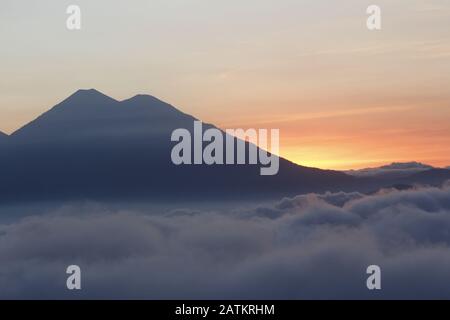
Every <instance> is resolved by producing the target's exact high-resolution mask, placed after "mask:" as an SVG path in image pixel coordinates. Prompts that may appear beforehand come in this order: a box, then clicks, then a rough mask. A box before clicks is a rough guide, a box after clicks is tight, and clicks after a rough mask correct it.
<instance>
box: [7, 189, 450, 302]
mask: <svg viewBox="0 0 450 320" xmlns="http://www.w3.org/2000/svg"><path fill="white" fill-rule="evenodd" d="M72 264H76V265H79V266H80V267H81V270H82V289H81V290H80V291H69V290H67V289H66V278H67V276H68V275H66V273H65V271H66V267H67V266H68V265H72ZM372 264H375V265H379V266H380V267H381V269H382V290H380V291H369V290H368V289H367V287H366V279H367V277H368V275H367V274H366V268H367V266H369V265H372ZM0 288H1V290H0V298H7V299H10V298H21V299H22V298H25V299H26V298H38V299H44V298H62V299H66V298H67V299H70V298H125V299H128V298H138V299H142V298H157V299H165V298H167V299H188V298H189V299H195V298H207V299H216V298H227V299H331V298H333V299H334V298H336V299H346V298H356V299H366V298H368V299H379V298H394V299H399V298H402V299H404V298H413V299H415V298H427V299H431V298H447V299H449V298H450V184H449V183H447V184H445V185H444V186H443V187H442V188H431V187H428V188H427V187H421V188H415V189H412V190H408V191H397V190H382V191H380V192H378V193H377V194H373V195H363V194H360V193H343V192H341V193H334V194H332V193H327V194H323V195H316V194H310V195H301V196H297V197H295V198H290V199H287V198H286V199H282V200H281V201H279V202H277V203H274V204H273V205H260V206H258V205H257V204H255V205H254V206H253V207H252V208H251V209H249V208H248V207H246V208H242V209H239V208H235V209H233V210H226V211H225V212H223V211H221V212H220V213H219V212H213V211H202V210H200V211H191V210H188V209H181V210H175V211H171V212H170V213H158V212H152V209H148V212H146V210H145V209H143V210H133V211H126V210H112V209H108V206H105V205H89V204H84V205H80V206H78V205H72V206H65V207H64V208H60V209H58V210H52V211H51V212H48V213H46V214H39V215H33V216H28V217H22V218H18V219H17V220H16V221H11V222H8V223H6V222H5V223H3V224H1V225H0Z"/></svg>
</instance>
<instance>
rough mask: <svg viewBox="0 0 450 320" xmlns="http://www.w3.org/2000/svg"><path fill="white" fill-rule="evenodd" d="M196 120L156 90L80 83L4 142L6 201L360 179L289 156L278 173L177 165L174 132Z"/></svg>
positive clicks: (318, 187) (265, 188)
mask: <svg viewBox="0 0 450 320" xmlns="http://www.w3.org/2000/svg"><path fill="white" fill-rule="evenodd" d="M194 120H196V119H195V118H194V117H192V116H190V115H187V114H184V113H182V112H180V111H179V110H177V109H176V108H174V107H173V106H171V105H169V104H167V103H164V102H162V101H160V100H158V99H156V98H154V97H151V96H146V95H138V96H135V97H133V98H131V99H128V100H125V101H122V102H119V101H116V100H114V99H112V98H109V97H107V96H105V95H103V94H101V93H100V92H98V91H96V90H80V91H78V92H76V93H75V94H73V95H72V96H70V97H69V98H67V99H66V100H64V101H63V102H61V103H60V104H58V105H57V106H55V107H54V108H52V109H51V110H50V111H48V112H46V113H45V114H43V115H42V116H40V117H39V118H37V119H36V120H34V121H32V122H31V123H29V124H28V125H26V126H24V127H23V128H21V129H19V130H18V131H16V132H15V133H14V134H12V135H11V136H10V139H8V140H9V141H8V143H7V145H6V147H2V149H1V150H0V152H1V153H2V157H1V158H0V174H1V175H2V177H3V182H4V183H3V184H2V185H1V187H0V201H3V202H4V201H28V200H63V199H98V200H100V199H116V200H118V199H129V198H139V199H155V200H158V199H159V200H161V199H166V198H170V199H180V198H190V199H192V198H196V199H204V198H205V197H208V199H213V198H217V199H227V198H233V199H247V198H255V197H258V198H267V197H270V198H271V197H273V198H275V197H279V196H285V195H295V194H298V193H304V192H324V191H327V190H335V191H337V190H353V189H355V188H357V185H356V184H357V183H359V181H360V180H358V179H356V178H354V177H350V176H348V175H346V174H344V173H341V172H336V171H329V170H320V169H314V168H307V167H302V166H298V165H296V164H294V163H292V162H289V161H287V160H285V159H280V171H279V174H278V175H276V176H260V167H261V166H260V165H239V166H238V165H226V166H225V165H223V166H207V165H195V166H194V165H191V166H176V165H174V164H173V163H172V161H171V159H170V154H171V149H172V147H173V145H174V143H173V142H171V141H170V136H171V134H172V132H173V130H175V129H178V128H186V129H188V130H190V131H191V132H192V128H193V122H194ZM208 127H211V125H205V129H206V128H208Z"/></svg>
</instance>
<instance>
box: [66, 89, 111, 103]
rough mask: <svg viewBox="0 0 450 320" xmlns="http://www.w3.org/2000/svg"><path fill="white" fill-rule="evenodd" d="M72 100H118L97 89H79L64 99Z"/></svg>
mask: <svg viewBox="0 0 450 320" xmlns="http://www.w3.org/2000/svg"><path fill="white" fill-rule="evenodd" d="M72 100H76V101H77V102H81V103H93V102H95V103H98V102H99V101H106V102H112V101H114V102H117V100H115V99H113V98H111V97H109V96H107V95H106V94H104V93H102V92H100V91H98V90H96V89H80V90H77V91H76V92H75V93H73V94H72V95H71V96H69V97H68V98H67V99H65V100H64V101H72ZM64 101H63V102H64Z"/></svg>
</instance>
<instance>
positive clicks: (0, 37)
mask: <svg viewBox="0 0 450 320" xmlns="http://www.w3.org/2000/svg"><path fill="white" fill-rule="evenodd" d="M71 4H76V5H79V6H80V7H81V11H82V30H80V31H69V30H67V29H66V19H67V16H68V15H67V14H66V12H65V11H66V8H67V6H68V5H71ZM371 4H377V5H379V6H380V7H381V9H382V19H383V20H382V23H383V24H382V30H381V31H369V30H368V29H367V28H366V18H367V15H366V12H365V11H366V8H367V7H368V6H369V5H371ZM0 43H1V44H0V71H1V73H0V131H3V132H6V133H11V132H13V131H14V130H16V129H18V128H19V127H21V126H22V125H24V124H26V123H27V122H29V121H31V120H33V119H34V118H36V117H37V116H38V115H40V114H41V113H43V112H45V111H46V110H48V109H49V108H50V107H52V106H53V105H55V104H56V103H58V102H60V101H61V100H63V99H64V98H66V97H67V96H69V95H70V94H72V93H73V92H74V91H76V90H77V89H80V88H96V89H98V90H99V91H102V92H104V93H105V94H108V95H110V96H111V97H113V98H116V99H119V100H121V99H125V98H129V97H131V96H133V95H135V94H137V93H145V94H151V95H154V96H156V97H158V98H160V99H162V100H164V101H166V102H169V103H171V104H173V105H175V106H177V107H178V108H180V109H181V110H182V111H183V112H186V113H189V114H192V115H194V116H195V117H197V118H199V119H202V120H203V121H205V122H210V123H214V124H216V125H218V126H219V127H222V128H241V127H243V128H250V127H254V128H279V129H280V137H281V155H282V156H284V157H286V158H287V159H289V160H292V161H294V162H296V163H299V164H302V165H308V166H315V167H320V168H332V169H349V168H363V167H370V166H377V165H381V164H386V163H390V162H394V161H421V162H425V163H428V164H432V165H436V166H449V165H450V2H449V1H448V0H371V1H366V0H345V1H335V0H315V1H303V0H277V1H274V0H245V1H242V0H227V1H211V0H170V1H168V0H147V1H144V0H134V1H130V2H127V1H120V2H119V1H114V2H112V1H106V0H96V1H92V0H70V1H66V0H53V1H51V0H40V1H25V0H2V1H1V10H0Z"/></svg>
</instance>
